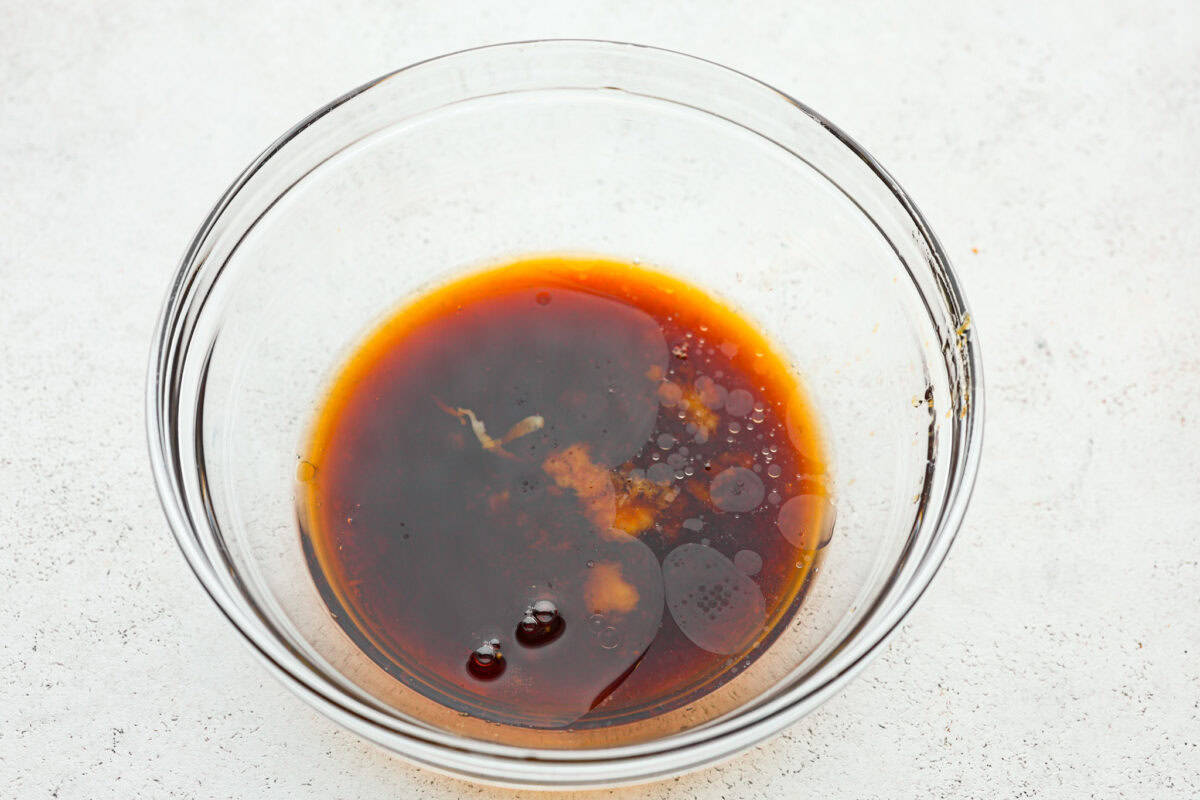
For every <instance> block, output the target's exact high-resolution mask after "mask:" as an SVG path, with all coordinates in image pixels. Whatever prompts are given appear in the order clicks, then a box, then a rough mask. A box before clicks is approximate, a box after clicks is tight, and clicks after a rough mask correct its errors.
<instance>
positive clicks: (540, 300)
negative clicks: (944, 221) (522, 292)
mask: <svg viewBox="0 0 1200 800" xmlns="http://www.w3.org/2000/svg"><path fill="white" fill-rule="evenodd" d="M534 299H535V300H537V304H538V305H539V306H547V305H550V293H549V292H538V293H537V294H536V295H535V296H534Z"/></svg>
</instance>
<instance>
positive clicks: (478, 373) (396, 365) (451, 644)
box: [297, 257, 833, 729]
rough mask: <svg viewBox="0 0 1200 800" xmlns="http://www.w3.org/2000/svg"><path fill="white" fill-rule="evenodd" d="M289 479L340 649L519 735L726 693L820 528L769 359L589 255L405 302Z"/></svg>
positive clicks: (463, 282)
mask: <svg viewBox="0 0 1200 800" xmlns="http://www.w3.org/2000/svg"><path fill="white" fill-rule="evenodd" d="M297 477H298V501H299V502H298V505H299V509H300V522H301V531H302V539H303V541H304V544H305V547H306V553H307V554H308V555H309V563H310V568H311V570H312V573H313V577H314V580H315V581H316V583H317V585H318V587H320V588H321V590H322V593H323V596H324V597H325V599H326V602H327V603H328V604H329V606H330V610H331V612H332V613H333V614H334V616H335V617H336V619H337V620H338V622H339V624H340V625H341V626H342V627H343V629H344V630H345V631H346V632H347V634H348V635H349V636H350V637H351V638H352V639H353V640H354V641H355V642H356V643H357V644H358V646H359V647H361V648H362V649H363V650H364V652H366V653H367V654H369V655H370V656H371V658H372V659H374V660H375V661H376V662H377V663H378V664H379V665H380V666H381V667H383V668H384V669H386V670H387V671H388V672H389V673H390V674H392V675H393V676H395V677H396V679H398V680H400V681H402V682H403V683H404V684H406V685H407V686H409V687H411V688H412V689H415V690H416V691H418V692H420V693H422V694H423V695H425V696H426V697H428V698H430V699H432V700H435V701H436V702H439V703H442V704H443V705H446V706H448V707H450V708H453V709H456V710H459V711H461V712H464V713H467V714H471V715H474V716H477V717H480V718H483V719H486V720H491V721H494V722H498V723H503V724H509V725H520V726H525V727H533V728H548V729H558V728H586V727H595V726H604V725H613V724H618V723H622V722H627V721H630V720H637V719H642V718H645V717H647V716H649V715H653V714H657V713H662V712H664V711H666V710H669V709H671V708H676V707H678V706H680V705H681V704H683V703H687V702H690V701H692V700H694V699H695V698H696V697H697V696H699V695H702V694H703V693H705V692H708V691H711V690H712V689H714V688H716V687H718V686H720V685H721V684H723V683H724V682H726V681H728V680H730V679H731V678H732V677H733V676H734V675H735V674H736V671H737V670H738V669H739V668H745V666H746V665H747V664H750V663H752V661H753V659H754V658H755V657H756V656H757V654H759V653H761V652H762V651H763V650H764V649H765V648H766V647H767V646H769V644H770V642H771V641H772V640H773V638H774V637H775V635H776V634H777V633H778V632H779V630H781V629H782V627H783V626H786V625H787V624H788V623H789V621H790V620H791V618H792V617H793V616H794V612H795V608H796V606H797V604H798V603H799V602H800V599H801V598H802V595H803V592H802V589H803V588H804V587H805V585H806V582H807V581H808V580H809V579H810V578H811V576H812V574H813V566H814V564H815V563H816V562H817V560H818V558H819V555H820V553H821V549H822V548H823V547H825V546H826V545H827V544H828V543H829V540H830V537H831V535H832V532H833V513H832V504H831V503H830V501H829V495H830V485H829V477H828V474H827V469H826V461H825V455H824V453H823V452H822V450H821V447H820V440H819V436H818V433H817V427H816V423H815V419H814V414H813V412H812V409H811V408H810V406H809V405H808V403H807V401H806V399H805V396H804V394H803V392H802V391H801V388H800V385H799V383H798V382H797V380H796V378H795V376H794V374H793V372H792V371H791V369H790V368H789V366H788V363H787V362H786V360H785V359H784V358H783V357H782V356H781V354H780V353H779V352H777V351H776V350H775V349H774V348H773V347H772V346H771V344H770V343H769V342H768V341H767V340H766V339H765V338H764V337H763V336H762V335H761V334H760V333H759V332H758V331H757V330H756V329H755V328H754V327H753V326H752V325H751V324H750V323H749V322H748V321H746V320H745V319H743V318H742V317H741V316H739V315H738V314H737V313H736V312H734V311H733V310H731V309H730V308H729V307H727V306H725V305H724V304H722V303H720V302H719V301H717V300H715V299H714V298H712V297H710V296H708V295H707V294H705V293H704V292H702V291H701V290H699V289H697V288H695V287H693V286H691V285H689V284H686V283H684V282H682V281H680V280H678V279H676V278H673V277H670V276H667V275H665V274H661V273H658V272H656V271H652V270H649V269H646V268H643V267H640V266H636V265H633V264H627V263H621V262H616V261H607V260H600V259H583V258H570V257H553V258H532V259H526V260H522V261H518V262H515V263H510V264H507V265H504V266H501V267H498V268H493V269H490V270H488V271H485V272H481V273H477V274H474V275H470V276H468V277H465V278H462V279H459V280H457V281H455V282H452V283H449V284H447V285H444V286H442V287H440V288H437V289H434V290H432V291H430V292H428V293H426V294H424V295H422V296H420V297H419V298H418V299H416V300H415V301H413V302H412V303H410V304H409V305H407V306H406V307H404V308H403V309H401V310H400V311H399V312H398V313H396V314H395V315H394V316H393V317H391V318H390V319H388V320H387V321H386V322H384V323H383V324H382V325H381V326H379V327H378V328H377V329H376V330H375V331H374V332H373V333H371V334H370V335H369V337H368V338H367V339H366V341H365V342H364V343H363V344H362V345H361V346H360V347H359V348H358V349H357V350H356V351H355V352H353V353H352V355H351V356H350V358H349V360H348V361H347V362H346V363H345V364H344V365H343V366H342V367H341V369H340V371H339V372H338V373H337V375H336V378H335V379H334V380H333V382H332V388H331V389H330V391H329V394H328V396H327V397H326V398H325V400H324V403H323V405H322V406H321V407H320V409H319V411H318V414H317V416H316V419H315V422H314V424H313V426H312V434H311V438H310V440H309V441H308V442H307V443H306V447H305V449H304V451H303V453H302V454H301V461H300V463H299V467H298V475H297Z"/></svg>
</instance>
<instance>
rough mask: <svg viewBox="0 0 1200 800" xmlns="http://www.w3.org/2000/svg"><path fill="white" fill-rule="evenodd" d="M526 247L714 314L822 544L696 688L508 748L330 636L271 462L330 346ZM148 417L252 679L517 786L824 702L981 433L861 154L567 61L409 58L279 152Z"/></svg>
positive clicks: (969, 387) (891, 611)
mask: <svg viewBox="0 0 1200 800" xmlns="http://www.w3.org/2000/svg"><path fill="white" fill-rule="evenodd" d="M536 252H573V253H597V254H602V255H607V256H614V257H617V258H624V259H626V260H634V261H641V262H645V263H647V264H652V265H655V266H656V267H658V268H660V269H663V270H666V271H669V272H673V273H675V274H678V275H679V276H681V277H683V278H684V279H686V280H688V281H690V282H692V283H694V284H697V285H699V286H701V287H702V288H705V289H707V290H709V291H710V292H711V293H713V294H714V295H716V296H718V297H720V298H722V299H724V300H725V301H727V302H728V303H730V304H731V305H733V306H734V307H735V308H738V309H740V310H741V311H742V312H743V313H744V314H745V315H747V316H748V317H749V318H751V319H752V320H754V321H755V322H756V323H757V324H758V325H759V326H760V327H761V328H762V330H763V331H764V333H766V334H767V336H768V337H769V338H770V339H772V340H773V341H774V342H776V343H778V344H779V345H780V346H781V347H782V349H783V350H784V351H785V353H786V355H787V357H788V358H789V359H790V360H791V362H792V364H793V365H794V367H795V368H796V370H797V372H798V374H799V375H800V376H801V377H802V380H803V381H804V384H805V386H806V387H807V390H808V393H809V395H810V397H811V398H812V400H813V402H814V404H815V406H816V408H817V410H818V412H819V413H820V414H821V415H822V424H823V427H824V436H825V439H826V444H827V448H828V449H829V451H830V454H831V456H832V461H833V469H834V478H835V487H836V488H835V492H836V498H835V502H836V515H837V527H836V532H835V535H834V538H833V541H832V543H831V544H830V545H829V547H828V548H826V554H825V556H824V561H823V563H822V565H821V567H820V575H819V576H818V577H817V579H816V580H815V582H814V583H813V585H812V586H811V588H810V591H809V594H808V597H807V599H806V602H805V603H804V604H803V605H802V606H801V607H800V609H799V611H798V612H797V613H796V615H795V617H794V619H792V620H791V621H790V622H789V623H788V625H787V627H786V629H785V630H784V631H783V632H782V633H781V634H780V635H778V636H777V638H775V639H774V641H773V643H772V644H771V645H770V647H769V648H768V649H767V650H766V651H765V652H764V653H763V654H762V655H761V656H760V657H758V658H757V660H755V661H754V662H753V663H752V664H750V665H749V666H748V667H747V668H746V669H745V670H744V671H742V672H741V673H740V674H739V675H737V677H736V678H734V679H733V680H731V681H730V682H729V683H727V684H725V685H724V686H723V687H722V688H721V689H720V690H718V691H716V692H713V693H712V694H710V695H706V696H705V697H704V698H702V699H700V700H699V701H697V702H695V703H691V704H688V705H687V706H685V707H682V708H678V709H675V710H673V711H669V712H667V713H664V714H662V715H659V716H656V717H653V718H651V719H650V720H648V721H644V722H643V723H641V724H640V725H639V726H637V727H635V728H631V729H628V730H619V731H614V730H610V729H604V728H601V729H598V730H592V731H590V732H578V733H571V732H558V733H547V732H546V731H540V732H539V731H528V730H524V729H519V728H513V727H509V726H501V725H495V724H493V723H488V722H485V721H482V720H479V719H475V718H473V717H466V716H463V715H461V714H459V713H457V712H453V711H451V710H449V709H447V708H444V707H441V706H438V705H437V704H435V703H433V702H431V701H428V700H425V699H424V698H423V697H421V696H419V695H415V693H413V692H412V691H411V690H407V689H406V688H405V687H403V686H401V685H400V684H399V682H398V681H396V680H395V679H393V678H392V677H390V676H389V675H388V674H387V673H385V672H383V670H381V669H380V668H379V667H378V666H376V665H375V663H374V662H373V661H371V660H370V659H369V658H368V657H367V656H366V655H364V653H363V652H362V651H360V650H359V649H358V648H357V647H356V646H355V645H354V644H353V642H352V641H350V639H349V638H348V637H347V636H346V635H345V633H344V632H343V631H342V629H341V627H340V626H339V625H338V624H337V622H336V620H334V619H333V618H332V616H331V614H330V611H329V609H328V608H327V607H326V606H325V604H324V602H323V601H322V599H321V596H320V594H319V592H318V590H317V589H316V587H315V586H314V582H313V580H312V578H311V576H310V574H309V571H308V567H307V562H306V560H305V557H304V554H303V550H302V547H301V541H300V535H299V533H298V528H297V519H296V507H295V495H294V486H295V483H294V482H295V480H296V472H297V464H298V458H299V453H300V449H301V447H302V446H303V443H304V440H305V434H306V431H307V428H308V425H309V423H310V421H311V419H312V417H313V415H314V413H315V410H316V408H317V407H318V404H319V403H320V402H321V401H322V399H323V397H324V392H325V390H326V388H327V386H328V384H329V381H330V379H331V377H332V376H333V375H334V373H335V370H336V369H337V368H338V366H339V365H340V364H341V363H342V362H343V360H344V359H345V357H346V356H347V354H348V353H349V352H351V350H352V348H353V345H354V344H355V343H356V342H358V341H361V339H362V337H363V335H364V334H365V333H366V332H367V331H369V330H370V329H371V328H372V327H373V326H374V325H375V324H377V323H378V322H379V321H380V320H382V319H384V318H385V317H386V316H387V315H388V314H389V312H392V311H394V309H395V308H396V307H397V305H398V304H399V303H401V302H402V301H404V300H405V299H406V298H409V297H411V296H412V295H413V294H414V293H418V292H420V291H421V290H422V289H424V288H428V287H430V286H432V285H435V284H437V283H440V282H442V281H445V280H446V279H447V278H449V277H452V276H454V275H457V274H460V273H462V272H463V271H464V270H467V269H471V268H475V267H478V266H479V265H482V264H487V263H493V262H495V261H497V260H499V259H503V258H506V257H516V256H521V255H525V254H529V253H536ZM147 403H148V427H149V438H150V455H151V461H152V464H153V468H154V475H155V479H156V482H157V486H158V491H159V494H160V496H161V499H162V504H163V507H164V510H165V512H166V515H167V518H168V521H169V523H170V526H171V529H172V531H173V533H174V535H175V538H176V540H177V541H178V543H179V546H180V548H181V549H182V550H183V553H184V555H185V556H186V558H187V560H188V563H189V564H190V565H191V568H192V569H193V571H194V572H195V573H196V576H197V577H198V578H199V579H200V581H201V582H202V583H203V585H204V587H205V589H206V590H207V591H208V593H209V595H210V596H211V597H212V599H213V601H214V602H215V603H216V604H217V605H218V606H219V607H220V609H221V611H222V612H223V613H224V614H225V616H226V617H227V618H228V619H229V621H230V622H231V623H232V624H233V625H234V626H235V627H236V628H237V629H238V630H239V631H240V632H241V634H242V635H243V636H244V637H245V639H246V641H247V642H248V643H249V644H250V645H251V647H252V648H253V650H254V652H255V653H257V655H258V656H259V657H260V658H261V659H262V661H263V662H264V663H265V664H267V666H268V667H269V668H270V670H271V671H272V672H274V674H276V675H277V676H278V677H279V678H280V679H281V680H282V681H283V682H284V683H285V684H286V685H287V686H289V687H290V688H291V689H293V690H294V691H295V692H296V693H297V694H298V695H300V696H301V697H302V698H303V699H304V700H306V701H307V702H309V703H311V704H312V705H313V706H315V707H316V708H317V709H319V710H320V711H321V712H323V713H324V714H326V715H328V716H329V717H331V718H333V719H334V720H337V721H338V722H340V723H341V724H342V725H344V726H345V727H346V728H348V729H350V730H352V731H354V732H355V733H357V734H359V735H361V736H363V737H364V738H366V739H368V740H370V741H372V742H375V743H377V744H379V745H382V746H383V747H385V748H387V749H388V750H390V751H393V752H395V753H397V754H399V755H401V756H403V757H404V758H406V759H408V760H410V761H412V762H415V763H417V764H421V765H423V766H426V767H430V768H432V769H436V770H440V771H442V772H445V773H450V774H453V775H457V776H461V777H466V778H470V779H474V780H479V781H485V782H491V783H498V784H504V785H510V786H525V787H540V788H566V787H596V786H605V785H613V784H619V783H630V782H636V781H645V780H651V779H656V778H661V777H665V776H668V775H672V774H676V773H679V772H683V771H686V770H689V769H693V768H696V767H699V766H701V765H704V764H709V763H712V762H714V761H717V760H719V759H723V758H726V757H728V756H730V755H732V754H734V753H737V752H739V751H741V750H743V749H745V748H747V747H749V746H751V745H753V744H754V743H756V742H758V741H760V740H762V739H763V738H765V737H767V736H770V735H771V734H774V733H776V732H777V731H779V730H780V729H782V728H783V727H785V726H786V725H788V724H790V723H792V722H794V721H796V720H797V719H799V718H800V717H801V716H803V715H804V714H806V713H808V712H809V711H811V710H812V709H814V708H816V707H817V705H819V704H820V703H821V702H823V701H824V700H826V699H827V698H829V697H830V696H831V695H832V694H833V693H834V692H836V691H837V690H838V689H839V688H841V687H842V686H844V685H845V684H846V682H847V681H848V680H849V679H850V678H851V677H852V676H854V675H855V674H856V673H858V672H859V671H860V670H861V669H862V667H863V665H864V664H865V663H866V661H867V659H868V658H869V657H870V656H871V655H872V654H873V653H875V652H876V651H877V650H878V648H879V645H880V644H881V643H882V642H883V641H884V640H885V639H886V637H887V636H888V635H889V634H890V633H891V632H892V631H893V630H895V628H896V626H897V625H898V623H899V622H900V620H901V619H902V618H903V617H904V615H905V614H906V613H907V612H908V610H909V609H910V608H912V606H913V604H914V603H915V602H916V601H917V599H918V598H919V597H920V595H921V593H922V592H923V591H924V589H925V587H926V586H927V585H928V584H929V581H930V580H931V579H932V578H933V575H934V573H935V572H936V571H937V569H938V566H939V565H940V564H941V562H942V559H943V558H944V557H945V555H946V551H947V549H948V548H949V546H950V542H951V540H952V539H953V537H954V535H955V532H956V531H957V529H958V526H959V523H960V521H961V520H962V516H963V513H964V511H965V509H966V506H967V501H968V498H969V495H970V490H971V485H972V482H973V479H974V476H975V473H976V468H977V465H978V460H979V446H980V440H981V433H982V425H983V409H982V382H981V374H980V362H979V351H978V347H977V344H976V338H975V330H974V328H973V327H972V324H971V319H970V316H969V314H968V313H967V308H966V304H965V302H964V300H963V297H962V294H961V292H960V290H959V287H958V284H957V282H956V280H955V277H954V275H953V273H952V272H951V269H950V265H949V263H948V261H947V259H946V256H945V254H944V253H943V252H942V249H941V247H940V246H939V245H938V242H937V240H936V239H935V238H934V236H933V233H932V232H931V231H930V229H929V226H928V225H927V224H926V223H925V220H924V219H922V217H921V215H920V214H919V212H918V211H917V209H916V208H915V206H914V205H913V203H912V201H911V200H909V198H908V197H907V196H906V195H905V194H904V192H903V190H901V189H900V187H899V186H898V185H897V184H896V182H895V181H894V180H892V178H891V177H890V176H889V175H888V174H887V173H886V172H885V171H884V170H883V169H882V168H881V167H880V166H879V165H878V164H877V163H876V162H875V161H874V159H872V158H871V157H870V156H869V155H868V154H867V153H866V152H864V151H863V150H862V148H860V147H859V146H858V145H856V144H855V143H854V142H853V141H852V140H851V139H850V138H849V137H848V136H846V135H845V134H844V133H842V132H841V131H840V130H838V129H837V128H836V127H834V126H833V125H832V124H831V123H830V122H829V121H827V120H825V119H823V118H822V117H820V116H819V115H818V114H816V113H815V112H813V111H811V110H809V109H808V108H806V107H804V106H803V105H801V104H799V103H797V102H796V101H794V100H792V99H791V98H789V97H788V96H787V95H785V94H783V93H781V92H779V91H777V90H775V89H773V88H771V87H770V86H768V85H766V84H764V83H760V82H759V81H756V80H754V79H752V78H749V77H747V76H746V75H743V74H740V73H738V72H735V71H733V70H730V69H727V68H725V67H722V66H719V65H717V64H714V63H712V62H708V61H704V60H701V59H697V58H693V57H689V56H685V55H681V54H678V53H673V52H669V51H665V50H659V49H654V48H650V47H643V46H636V45H630V44H619V43H613V42H596V41H541V42H522V43H514V44H505V45H497V46H493V47H484V48H479V49H475V50H468V51H464V52H460V53H455V54H452V55H447V56H443V57H440V58H435V59H432V60H430V61H425V62H421V63H419V64H415V65H413V66H410V67H407V68H405V69H402V70H399V71H397V72H394V73H392V74H390V75H387V76H385V77H383V78H380V79H379V80H376V81H372V82H371V83H368V84H366V85H365V86H362V87H360V88H358V89H355V90H354V91H352V92H350V93H349V94H346V95H345V96H343V97H341V98H339V99H337V100H335V101H334V102H332V103H330V104H329V105H327V106H325V107H324V108H322V109H320V110H319V111H317V112H316V113H314V114H313V115H312V116H310V117H308V118H307V119H305V120H303V121H302V122H300V123H299V124H298V125H296V126H295V127H294V128H292V130H290V131H288V132H287V133H286V134H285V135H284V136H283V137H282V138H280V139H279V140H278V141H277V142H275V143H274V144H273V145H271V146H270V147H269V148H268V149H267V150H266V151H265V152H264V153H263V154H262V155H261V156H259V157H258V158H257V159H256V160H255V161H254V163H253V164H251V165H250V166H249V167H248V168H247V169H246V171H245V172H243V173H242V175H241V176H240V177H238V179H237V180H236V181H234V183H233V185H232V186H231V187H230V188H229V190H228V191H227V192H226V193H225V195H224V196H223V197H222V198H221V199H220V200H219V201H218V202H217V204H216V206H215V208H214V209H213V210H212V212H211V213H210V214H209V216H208V218H207V219H206V220H205V221H204V224H203V225H202V226H201V227H200V230H199V232H198V233H197V234H196V236H195V238H194V240H193V241H192V243H191V246H190V247H189V248H188V251H187V254H186V255H185V256H184V258H183V262H182V264H181V265H180V266H179V270H178V273H177V274H176V276H175V279H174V282H173V283H172V285H171V287H170V291H169V294H168V296H167V299H166V303H165V306H164V308H163V311H162V316H161V318H160V320H159V324H158V329H157V333H156V335H155V339H154V346H153V353H152V358H151V363H150V373H149V385H148V396H147Z"/></svg>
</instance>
